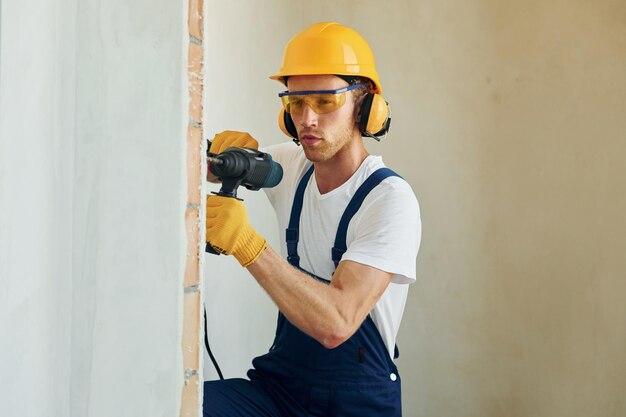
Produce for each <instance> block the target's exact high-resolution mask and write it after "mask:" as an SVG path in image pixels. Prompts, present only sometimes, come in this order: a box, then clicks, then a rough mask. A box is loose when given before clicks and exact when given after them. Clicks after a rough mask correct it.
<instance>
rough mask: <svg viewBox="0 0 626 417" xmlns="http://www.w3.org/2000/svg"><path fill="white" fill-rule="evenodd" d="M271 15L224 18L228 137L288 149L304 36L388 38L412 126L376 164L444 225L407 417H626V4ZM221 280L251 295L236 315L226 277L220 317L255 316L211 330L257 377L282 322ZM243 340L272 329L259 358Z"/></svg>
mask: <svg viewBox="0 0 626 417" xmlns="http://www.w3.org/2000/svg"><path fill="white" fill-rule="evenodd" d="M216 3H217V2H216ZM271 3H272V6H273V7H274V9H272V10H271V12H267V10H268V9H267V8H265V7H259V6H258V3H257V2H253V1H243V0H241V1H238V2H231V3H230V4H231V5H230V6H225V5H219V4H214V5H213V6H211V7H213V8H210V7H209V8H207V13H208V14H210V13H211V11H213V13H215V14H216V16H219V19H217V18H215V16H214V20H213V22H214V26H212V29H211V28H209V31H211V30H213V31H214V33H216V34H217V36H221V39H223V40H229V41H230V42H228V43H223V44H220V43H218V42H216V43H215V44H213V46H212V47H213V50H212V51H211V52H212V53H213V54H214V55H213V56H214V58H215V59H216V64H215V66H214V67H213V68H214V72H213V75H214V76H216V77H218V78H217V79H219V80H220V81H223V84H221V83H220V84H221V85H229V84H230V85H232V83H239V85H242V84H241V83H243V88H239V91H240V94H239V97H238V98H235V97H233V96H232V94H230V93H228V94H227V93H224V94H223V95H219V94H218V95H216V96H215V97H214V100H215V101H217V100H219V105H217V106H215V108H216V109H217V110H216V111H217V112H219V113H218V114H219V115H220V117H217V115H216V114H215V113H212V114H213V115H214V116H215V117H214V119H213V120H214V122H213V124H212V126H215V130H220V129H222V128H226V127H229V128H233V129H237V128H239V129H246V130H250V131H251V132H252V133H256V135H257V136H258V137H259V139H260V140H261V141H262V143H268V142H269V143H272V142H276V141H279V140H284V139H283V138H284V137H283V136H281V134H280V132H279V131H278V129H277V128H276V127H275V114H276V111H277V109H278V101H277V99H276V97H275V96H274V94H275V93H277V92H278V90H279V89H280V88H279V86H275V85H274V84H272V83H273V82H272V81H269V80H267V79H266V76H267V75H268V74H269V72H272V71H273V70H275V69H277V68H278V65H279V62H278V61H277V59H279V58H280V55H281V53H282V48H283V45H284V43H285V42H286V41H287V40H288V39H289V36H290V35H291V34H293V33H294V32H295V31H296V30H298V29H299V28H302V27H304V26H306V25H308V24H309V23H312V22H315V21H319V20H337V21H339V22H342V23H344V24H347V25H351V26H353V27H355V28H356V29H358V30H359V31H360V32H361V33H362V34H363V35H364V36H365V37H366V38H367V39H368V40H369V41H370V44H371V45H372V48H373V49H374V52H375V54H376V56H377V59H378V66H379V72H380V73H381V80H382V83H383V86H384V90H385V94H384V96H385V97H386V98H387V100H388V101H389V102H390V103H391V105H392V111H393V118H394V119H393V128H392V131H391V135H390V137H389V138H388V140H387V142H386V143H384V144H373V143H371V144H370V146H369V149H370V150H371V152H372V153H377V154H382V155H383V157H384V160H385V161H386V163H387V164H388V165H390V166H392V167H393V168H394V169H396V170H397V171H399V172H400V173H401V174H403V175H404V176H405V177H406V178H407V179H408V181H409V182H410V183H411V185H412V186H413V189H414V190H415V192H416V194H417V195H418V198H419V200H420V203H421V209H422V220H423V227H424V230H423V243H422V248H421V252H420V255H419V261H418V277H419V278H418V282H417V284H415V285H414V286H413V287H412V289H411V292H410V300H409V302H408V304H407V309H406V312H405V318H404V321H403V323H402V327H401V331H400V336H399V345H400V350H401V357H400V359H399V366H400V370H401V373H402V377H403V390H404V391H403V395H404V408H405V415H406V416H408V417H413V416H416V417H426V416H428V417H431V416H437V417H448V416H449V417H459V416H463V417H465V416H467V417H474V416H475V417H496V416H498V417H500V416H506V417H517V416H524V417H526V416H528V417H531V416H532V417H544V416H545V417H561V416H563V417H565V416H567V417H572V416H574V417H583V416H585V417H587V416H594V417H596V416H611V417H613V416H615V417H617V416H624V415H626V399H625V398H626V396H624V392H625V391H626V353H625V351H626V348H625V346H626V302H624V300H623V299H624V298H626V282H625V280H624V277H625V275H626V261H625V260H624V259H623V257H622V256H621V254H622V252H623V250H624V247H626V237H625V236H626V216H624V214H623V213H624V212H626V196H625V193H624V188H625V187H624V182H625V181H624V178H625V177H626V164H625V163H624V159H625V157H626V144H625V138H626V134H625V133H624V132H625V131H626V116H625V115H626V75H625V74H626V3H625V2H623V1H609V0H599V1H593V2H592V1H582V0H571V1H564V0H544V1H537V0H532V1H527V2H513V1H493V0H492V1H487V0H456V1H437V2H434V1H432V2H424V1H408V0H405V1H401V0H388V1H386V2H379V1H367V0H362V1H337V0H323V1H316V2H294V1H290V2H287V1H285V2H283V3H281V2H280V1H272V2H271ZM280 4H283V6H282V7H280ZM250 5H254V6H253V7H250ZM238 8H239V9H238ZM236 10H249V11H250V13H241V12H237V11H236ZM253 12H254V13H253ZM209 20H210V19H209ZM242 34H243V36H242ZM234 40H236V42H235V41H234ZM220 45H222V46H220ZM224 45H227V46H224ZM229 51H230V52H229ZM211 52H210V53H211ZM229 54H230V55H232V57H233V59H234V61H233V60H231V58H230V57H229ZM209 59H210V58H209ZM228 62H236V63H237V65H235V66H233V67H232V68H230V69H224V68H222V67H223V66H225V65H227V64H225V63H228ZM210 65H211V64H210V63H209V66H210ZM216 68H218V69H216ZM249 77H252V78H249ZM220 88H221V87H220ZM229 94H230V95H229ZM242 100H247V103H248V106H249V107H246V109H242V108H241V103H242ZM216 104H217V103H216ZM249 109H253V110H249ZM248 112H250V114H248ZM222 114H223V117H222ZM208 120H209V121H210V120H211V117H209V119H208ZM225 120H228V121H229V122H231V121H232V123H230V124H228V126H224V124H225ZM237 120H241V123H236V121H237ZM207 134H208V133H207ZM250 198H251V199H252V200H251V202H250V203H249V204H252V205H253V206H254V207H259V208H260V209H258V210H256V209H255V210H256V211H257V212H256V213H255V214H253V216H256V218H253V222H256V224H255V225H259V226H260V227H261V228H263V227H264V226H266V225H267V223H263V220H262V219H263V218H264V217H265V218H267V217H266V216H267V215H268V214H267V213H268V212H267V211H266V210H268V207H267V206H264V205H263V204H264V203H263V202H261V201H260V200H258V201H257V200H255V199H256V198H257V197H256V196H254V197H250ZM270 216H271V214H270ZM266 233H270V232H269V230H268V231H267V232H266ZM270 237H271V236H270ZM220 262H226V261H225V260H220ZM207 264H208V268H209V269H210V270H213V271H219V273H220V275H228V279H231V280H233V281H234V282H236V284H234V285H241V286H245V287H243V288H245V290H246V292H245V293H243V295H240V296H239V297H240V298H243V299H241V302H242V305H243V306H245V308H243V307H241V306H240V307H239V308H235V307H232V304H233V302H234V301H235V300H236V297H235V296H233V295H232V294H233V292H231V291H232V290H229V289H227V288H226V287H227V286H228V285H231V283H228V284H226V283H224V280H223V279H219V277H217V276H216V274H213V275H212V276H211V273H210V272H208V280H209V284H208V285H207V291H208V292H209V295H208V297H213V298H212V299H211V300H212V301H213V304H211V305H210V307H209V308H210V309H212V311H213V314H214V315H215V316H217V315H218V314H219V312H220V311H223V310H221V309H220V304H219V303H220V298H221V299H222V300H228V301H221V302H222V304H228V305H225V306H224V305H223V307H224V308H230V309H234V311H235V312H236V313H234V314H236V316H235V315H231V316H228V317H229V318H228V319H225V317H226V316H224V315H221V316H219V317H218V318H215V319H213V322H212V326H211V327H212V330H210V332H211V331H213V332H214V335H215V344H216V345H217V346H216V350H218V351H220V350H221V352H222V354H223V355H226V359H224V360H225V361H226V362H227V363H229V361H230V363H229V366H230V370H231V373H230V375H229V376H238V374H237V373H238V372H243V370H244V369H247V367H248V366H249V364H250V362H249V359H250V357H249V356H246V355H248V354H249V353H251V351H255V350H259V351H262V350H264V349H266V348H267V343H268V340H271V334H269V335H265V333H263V334H260V332H266V331H270V330H267V329H265V328H264V327H262V326H259V323H260V322H262V321H266V320H268V321H270V326H269V327H272V328H273V321H272V320H274V314H275V312H274V310H273V309H272V308H271V304H269V303H268V302H267V300H266V299H265V298H264V297H265V296H264V294H263V293H262V291H260V290H257V289H256V288H255V287H254V283H253V282H250V281H249V280H251V279H250V278H249V277H246V276H245V274H240V271H239V270H237V266H236V265H234V264H233V265H231V266H229V267H223V266H221V265H222V264H221V263H220V264H219V265H218V266H216V261H213V260H211V261H207ZM221 268H223V269H221ZM228 268H232V269H228ZM227 271H232V273H230V272H227ZM211 280H213V281H211ZM211 282H213V284H210V283H211ZM212 290H214V293H213V295H211V294H210V292H211V291H212ZM229 295H231V296H230V297H228V296H229ZM257 300H258V301H257ZM257 303H258V305H259V306H260V308H259V309H256V310H255V305H256V304H257ZM259 311H262V312H263V314H265V315H266V316H263V315H259ZM225 320H226V322H225ZM238 320H240V322H238ZM209 321H210V322H211V319H209ZM238 323H241V326H239V324H238ZM238 327H240V328H241V329H248V328H250V327H253V328H254V329H255V330H254V332H255V333H254V335H253V336H252V337H250V338H249V340H248V341H247V342H248V344H247V345H246V346H245V347H242V346H239V344H241V343H245V341H244V342H242V341H241V340H243V339H245V337H246V336H245V334H246V333H245V332H246V331H247V330H238ZM210 329H211V328H210ZM259 329H265V330H262V331H261V330H259ZM233 340H236V341H237V343H235V344H232V343H229V341H231V342H232V341H233ZM255 342H256V343H257V345H255ZM246 349H247V350H246ZM241 350H246V351H245V352H241ZM238 355H241V356H238ZM205 364H206V366H207V367H209V366H210V364H208V363H205Z"/></svg>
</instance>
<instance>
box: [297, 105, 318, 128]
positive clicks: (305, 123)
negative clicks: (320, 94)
mask: <svg viewBox="0 0 626 417" xmlns="http://www.w3.org/2000/svg"><path fill="white" fill-rule="evenodd" d="M299 122H300V125H301V126H302V127H312V126H317V113H315V112H314V111H313V109H312V108H311V106H309V105H308V104H306V103H305V104H303V106H302V113H301V114H300V117H299Z"/></svg>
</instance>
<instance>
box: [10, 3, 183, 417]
mask: <svg viewBox="0 0 626 417" xmlns="http://www.w3.org/2000/svg"><path fill="white" fill-rule="evenodd" d="M1 6H2V8H1V14H0V18H1V23H0V27H1V32H0V42H1V43H0V91H1V92H2V95H1V99H0V329H1V334H2V336H1V342H0V415H2V416H18V415H19V416H28V417H40V416H41V417H67V416H71V417H85V416H88V417H99V416H103V417H104V416H107V417H108V416H129V417H130V416H168V417H170V416H174V415H178V410H179V402H180V393H181V389H182V364H181V349H180V320H181V307H180V304H181V300H182V294H181V288H182V286H181V282H182V265H183V259H184V255H185V253H184V252H185V248H184V246H185V242H184V235H183V224H182V223H183V213H184V208H185V207H184V206H185V198H184V196H185V192H186V190H185V189H184V182H183V175H184V172H185V171H184V163H185V162H184V138H185V127H186V123H187V116H186V103H187V102H186V96H187V93H186V85H185V82H186V81H185V80H186V64H185V60H184V56H183V55H184V53H185V52H184V51H185V50H186V48H185V47H184V46H185V45H186V35H185V34H186V28H185V26H186V15H185V11H184V7H185V6H184V5H183V4H182V3H181V4H179V3H175V2H174V3H172V2H167V1H158V2H156V3H155V2H154V1H147V0H140V1H133V2H126V1H121V0H114V1H99V0H86V1H80V2H78V1H75V0H62V1H58V0H35V1H32V2H18V1H2V4H1Z"/></svg>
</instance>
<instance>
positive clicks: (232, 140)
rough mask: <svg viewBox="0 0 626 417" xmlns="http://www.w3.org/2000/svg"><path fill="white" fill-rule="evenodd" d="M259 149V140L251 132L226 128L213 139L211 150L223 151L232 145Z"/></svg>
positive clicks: (212, 151)
mask: <svg viewBox="0 0 626 417" xmlns="http://www.w3.org/2000/svg"><path fill="white" fill-rule="evenodd" d="M232 146H234V147H236V148H253V149H259V142H257V140H256V139H255V138H253V137H252V136H250V134H249V133H246V132H236V131H234V130H225V131H223V132H221V133H218V134H217V135H215V137H214V138H213V141H211V147H210V148H209V152H211V153H222V152H224V151H225V150H226V149H228V148H230V147H232Z"/></svg>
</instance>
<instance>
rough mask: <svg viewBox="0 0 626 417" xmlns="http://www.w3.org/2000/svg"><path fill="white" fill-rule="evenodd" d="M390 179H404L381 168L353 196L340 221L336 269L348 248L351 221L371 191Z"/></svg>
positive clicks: (333, 250) (334, 248)
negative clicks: (347, 241) (386, 179)
mask: <svg viewBox="0 0 626 417" xmlns="http://www.w3.org/2000/svg"><path fill="white" fill-rule="evenodd" d="M388 177H399V178H402V177H400V175H398V174H396V173H395V172H394V171H392V170H391V169H389V168H379V169H377V170H376V171H374V172H373V173H372V174H371V175H370V176H369V177H368V178H367V179H366V180H365V181H364V182H363V184H361V186H360V187H359V188H358V189H357V190H356V192H355V193H354V195H353V196H352V199H351V200H350V202H349V203H348V206H347V207H346V210H345V211H344V212H343V215H342V216H341V220H340V221H339V228H338V229H337V235H336V236H335V246H333V248H332V258H333V262H334V263H335V268H337V266H338V265H339V261H341V257H342V256H343V254H344V253H345V252H346V250H347V248H348V247H347V245H346V235H347V234H348V225H349V224H350V220H352V217H353V216H354V215H355V214H356V212H357V211H359V209H360V208H361V205H362V204H363V200H365V197H367V195H368V194H369V193H370V191H372V190H373V189H374V188H375V187H376V186H377V185H378V184H380V183H381V182H382V181H383V180H384V179H385V178H388Z"/></svg>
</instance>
